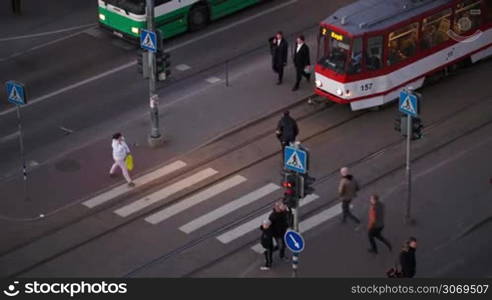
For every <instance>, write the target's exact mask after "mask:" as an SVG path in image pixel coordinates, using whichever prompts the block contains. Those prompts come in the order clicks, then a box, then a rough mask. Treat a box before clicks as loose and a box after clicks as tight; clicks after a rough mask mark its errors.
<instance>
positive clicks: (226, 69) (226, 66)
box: [225, 60, 229, 87]
mask: <svg viewBox="0 0 492 300" xmlns="http://www.w3.org/2000/svg"><path fill="white" fill-rule="evenodd" d="M225 73H226V74H225V75H226V87H229V60H226V63H225Z"/></svg>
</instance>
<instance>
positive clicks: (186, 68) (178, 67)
mask: <svg viewBox="0 0 492 300" xmlns="http://www.w3.org/2000/svg"><path fill="white" fill-rule="evenodd" d="M189 69H191V67H190V66H188V65H185V64H180V65H177V66H176V70H178V71H181V72H183V71H186V70H189Z"/></svg>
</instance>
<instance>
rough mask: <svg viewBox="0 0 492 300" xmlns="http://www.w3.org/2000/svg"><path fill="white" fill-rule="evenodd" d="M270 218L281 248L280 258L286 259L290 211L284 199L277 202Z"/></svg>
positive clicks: (276, 239)
mask: <svg viewBox="0 0 492 300" xmlns="http://www.w3.org/2000/svg"><path fill="white" fill-rule="evenodd" d="M268 220H270V222H271V223H272V225H271V227H272V232H273V238H274V239H275V241H276V243H277V247H278V248H279V252H280V253H279V254H280V259H285V241H284V234H285V232H286V231H287V229H288V228H289V212H288V211H287V206H286V205H285V204H284V203H283V202H282V200H279V201H277V202H275V204H274V206H273V211H272V212H271V213H270V216H269V217H268Z"/></svg>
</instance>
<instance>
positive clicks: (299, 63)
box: [292, 35, 311, 91]
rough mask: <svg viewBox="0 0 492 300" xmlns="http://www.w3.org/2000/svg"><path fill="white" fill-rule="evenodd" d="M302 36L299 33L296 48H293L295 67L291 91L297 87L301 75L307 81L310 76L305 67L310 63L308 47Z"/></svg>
mask: <svg viewBox="0 0 492 300" xmlns="http://www.w3.org/2000/svg"><path fill="white" fill-rule="evenodd" d="M304 40H305V38H304V36H303V35H300V36H299V37H298V38H297V44H296V48H295V49H294V50H295V52H294V65H295V67H296V84H295V85H294V87H293V88H292V90H293V91H296V90H298V89H299V83H301V79H302V77H303V76H304V77H306V80H307V81H309V79H310V78H311V74H310V73H309V72H306V69H307V68H309V66H310V65H311V62H310V59H309V47H308V46H307V45H306V44H305V43H304Z"/></svg>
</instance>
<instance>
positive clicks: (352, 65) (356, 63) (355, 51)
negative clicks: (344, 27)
mask: <svg viewBox="0 0 492 300" xmlns="http://www.w3.org/2000/svg"><path fill="white" fill-rule="evenodd" d="M362 54H363V52H362V38H361V37H359V38H356V39H354V43H353V45H352V51H351V55H350V62H349V67H348V73H349V74H357V73H360V70H361V66H362Z"/></svg>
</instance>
